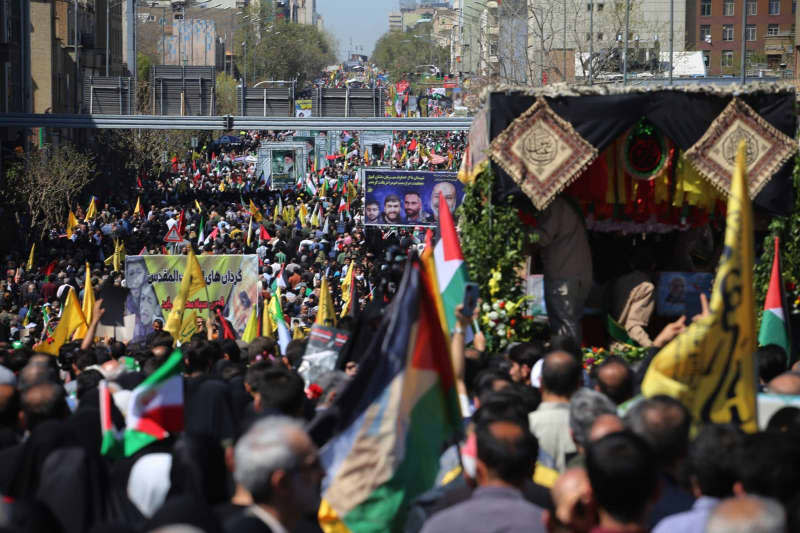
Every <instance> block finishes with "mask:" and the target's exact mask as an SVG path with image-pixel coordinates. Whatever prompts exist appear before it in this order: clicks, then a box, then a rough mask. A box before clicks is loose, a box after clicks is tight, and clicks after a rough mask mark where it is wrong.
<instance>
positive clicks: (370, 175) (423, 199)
mask: <svg viewBox="0 0 800 533" xmlns="http://www.w3.org/2000/svg"><path fill="white" fill-rule="evenodd" d="M363 174H364V178H363V179H364V190H365V193H366V194H365V198H364V225H365V226H430V227H435V226H436V225H437V224H438V220H439V198H440V195H443V196H444V199H445V202H447V205H448V207H449V208H450V211H451V212H454V211H455V210H456V208H458V206H460V205H461V202H462V200H463V199H464V185H463V184H462V183H461V182H460V181H458V177H457V175H456V173H455V172H423V171H417V170H389V169H380V168H373V169H364V170H363Z"/></svg>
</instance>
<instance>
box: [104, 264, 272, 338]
mask: <svg viewBox="0 0 800 533" xmlns="http://www.w3.org/2000/svg"><path fill="white" fill-rule="evenodd" d="M187 257H188V256H185V255H129V256H126V257H125V284H126V288H127V290H128V294H127V297H126V300H125V314H126V315H129V316H133V320H126V321H125V323H126V325H127V324H130V325H131V327H126V329H127V330H128V331H127V332H126V333H127V338H126V339H125V340H133V341H140V340H143V339H144V338H145V337H146V336H147V335H148V334H149V333H151V332H152V331H153V321H154V320H155V319H157V318H158V319H162V320H164V321H165V322H166V319H167V317H168V316H169V313H170V311H171V310H172V307H173V305H174V301H175V298H176V297H177V296H178V290H179V289H180V285H181V280H182V279H183V273H184V272H185V270H186V259H187ZM197 260H198V262H199V263H200V268H202V269H203V276H204V277H205V280H206V287H205V290H198V291H197V292H196V293H194V294H191V295H189V298H188V300H187V302H186V308H185V311H184V313H183V328H182V330H181V334H180V340H182V341H184V342H185V341H186V340H188V339H189V337H191V336H192V334H194V331H195V330H194V319H195V317H203V318H206V317H208V316H209V313H210V312H212V308H214V307H216V306H219V307H221V309H222V315H223V316H224V317H225V318H227V319H228V320H229V321H230V322H231V324H232V325H233V328H234V330H236V332H237V334H238V335H241V334H242V333H243V332H244V328H245V326H246V325H247V319H248V318H249V317H250V312H251V311H252V310H253V308H254V307H255V306H256V305H257V304H258V256H256V255H198V256H197ZM118 338H119V337H118Z"/></svg>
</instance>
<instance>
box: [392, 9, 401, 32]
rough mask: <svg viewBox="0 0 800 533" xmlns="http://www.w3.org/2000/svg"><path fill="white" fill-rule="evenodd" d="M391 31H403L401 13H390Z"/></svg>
mask: <svg viewBox="0 0 800 533" xmlns="http://www.w3.org/2000/svg"><path fill="white" fill-rule="evenodd" d="M389 31H403V14H402V13H400V12H395V11H393V12H391V13H389Z"/></svg>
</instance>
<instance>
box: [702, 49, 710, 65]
mask: <svg viewBox="0 0 800 533" xmlns="http://www.w3.org/2000/svg"><path fill="white" fill-rule="evenodd" d="M703 64H704V65H705V66H706V68H708V67H709V66H711V52H710V51H709V50H703Z"/></svg>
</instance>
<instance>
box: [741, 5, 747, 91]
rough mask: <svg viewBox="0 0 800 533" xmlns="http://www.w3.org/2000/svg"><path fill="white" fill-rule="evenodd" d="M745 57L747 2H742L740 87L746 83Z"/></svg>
mask: <svg viewBox="0 0 800 533" xmlns="http://www.w3.org/2000/svg"><path fill="white" fill-rule="evenodd" d="M746 55H747V0H742V59H741V61H740V63H741V65H742V82H741V83H742V85H744V84H745V83H746V82H747V65H746V64H745V56H746Z"/></svg>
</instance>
